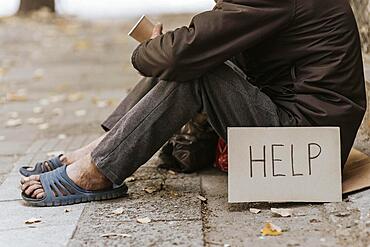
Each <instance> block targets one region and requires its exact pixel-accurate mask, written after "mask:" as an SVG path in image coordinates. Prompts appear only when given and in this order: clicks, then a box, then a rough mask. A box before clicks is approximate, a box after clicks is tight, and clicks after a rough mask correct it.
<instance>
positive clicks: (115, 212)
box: [112, 207, 125, 215]
mask: <svg viewBox="0 0 370 247" xmlns="http://www.w3.org/2000/svg"><path fill="white" fill-rule="evenodd" d="M124 211H125V209H124V208H123V207H120V208H117V209H115V210H113V211H112V213H113V214H115V215H120V214H123V212H124Z"/></svg>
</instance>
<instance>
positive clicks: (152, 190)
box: [144, 187, 157, 194]
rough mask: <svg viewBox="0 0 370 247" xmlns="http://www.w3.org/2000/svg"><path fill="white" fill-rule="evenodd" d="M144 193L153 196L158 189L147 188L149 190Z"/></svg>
mask: <svg viewBox="0 0 370 247" xmlns="http://www.w3.org/2000/svg"><path fill="white" fill-rule="evenodd" d="M144 191H145V192H146V193H149V194H153V193H154V192H156V191H157V188H155V187H147V188H145V189H144Z"/></svg>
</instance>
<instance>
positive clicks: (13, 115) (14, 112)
mask: <svg viewBox="0 0 370 247" xmlns="http://www.w3.org/2000/svg"><path fill="white" fill-rule="evenodd" d="M9 117H10V118H18V117H19V113H18V112H16V111H12V112H9Z"/></svg>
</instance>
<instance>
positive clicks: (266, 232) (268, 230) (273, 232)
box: [261, 223, 282, 236]
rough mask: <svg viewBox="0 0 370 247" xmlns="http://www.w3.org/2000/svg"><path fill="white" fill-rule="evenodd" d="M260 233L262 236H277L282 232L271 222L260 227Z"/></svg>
mask: <svg viewBox="0 0 370 247" xmlns="http://www.w3.org/2000/svg"><path fill="white" fill-rule="evenodd" d="M261 234H262V236H279V235H281V234H282V230H281V228H280V227H278V226H276V225H274V224H272V223H266V224H265V226H264V227H263V228H262V229H261Z"/></svg>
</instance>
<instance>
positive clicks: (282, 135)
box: [228, 127, 342, 203]
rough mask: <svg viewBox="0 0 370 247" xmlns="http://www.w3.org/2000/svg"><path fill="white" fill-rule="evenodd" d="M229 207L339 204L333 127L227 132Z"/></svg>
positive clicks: (337, 146)
mask: <svg viewBox="0 0 370 247" xmlns="http://www.w3.org/2000/svg"><path fill="white" fill-rule="evenodd" d="M228 148H229V156H228V158H229V174H228V184H229V187H228V191H229V193H228V194H229V202H231V203H236V202H261V201H269V202H338V201H341V200H342V185H341V179H342V178H341V158H340V157H341V155H340V135H339V128H338V127H270V128H260V127H236V128H234V127H233V128H228Z"/></svg>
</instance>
